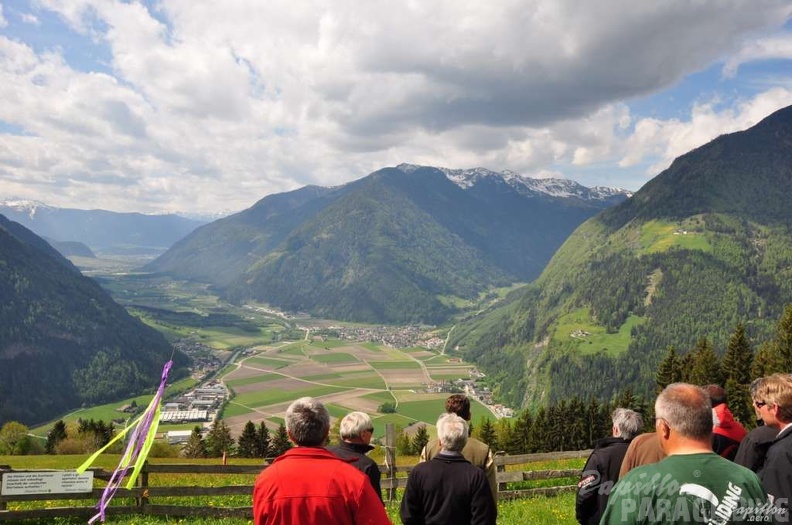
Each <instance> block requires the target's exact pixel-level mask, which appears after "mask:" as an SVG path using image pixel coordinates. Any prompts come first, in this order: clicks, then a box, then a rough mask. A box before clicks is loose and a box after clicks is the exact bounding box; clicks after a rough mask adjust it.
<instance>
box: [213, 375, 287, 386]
mask: <svg viewBox="0 0 792 525" xmlns="http://www.w3.org/2000/svg"><path fill="white" fill-rule="evenodd" d="M282 377H283V376H282V375H280V374H268V373H262V374H261V375H258V376H251V377H243V378H242V379H227V380H226V381H225V383H226V385H228V386H229V387H230V388H234V387H238V386H245V385H255V384H256V383H266V382H267V381H272V380H273V379H280V378H282Z"/></svg>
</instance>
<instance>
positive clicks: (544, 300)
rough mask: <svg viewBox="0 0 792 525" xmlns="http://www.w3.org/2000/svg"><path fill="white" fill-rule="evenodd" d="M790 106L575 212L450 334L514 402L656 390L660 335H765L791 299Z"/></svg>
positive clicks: (672, 339)
mask: <svg viewBox="0 0 792 525" xmlns="http://www.w3.org/2000/svg"><path fill="white" fill-rule="evenodd" d="M790 201H792V107H789V108H785V109H783V110H780V111H778V112H776V113H774V114H772V115H770V116H769V117H767V118H765V119H764V120H763V121H761V122H760V123H758V124H757V125H756V126H754V127H752V128H750V129H748V130H745V131H742V132H738V133H733V134H729V135H724V136H721V137H718V138H717V139H715V140H713V141H712V142H710V143H708V144H706V145H704V146H702V147H700V148H697V149H695V150H693V151H691V152H689V153H687V154H685V155H683V156H681V157H679V158H677V159H676V160H675V161H674V162H673V163H672V165H671V166H670V167H669V168H668V169H667V170H665V171H663V172H662V173H660V174H659V175H658V176H657V177H655V178H654V179H652V180H651V181H650V182H649V183H647V184H646V185H645V186H644V187H643V188H641V189H640V190H639V191H638V192H636V193H635V195H634V196H633V197H632V198H630V199H629V200H627V201H625V202H623V203H621V204H620V205H618V206H615V207H613V208H611V209H608V210H606V211H603V212H602V213H601V214H599V215H597V216H595V217H592V218H591V219H589V220H587V221H586V222H585V223H583V224H582V225H581V226H580V227H579V228H577V229H576V230H575V232H574V233H573V234H572V235H571V236H570V237H569V239H567V240H566V242H565V243H564V244H563V246H561V248H560V249H559V250H558V252H557V253H556V254H555V255H554V256H553V258H552V260H551V261H550V262H549V264H548V265H547V267H546V268H545V270H544V271H543V272H542V275H541V276H540V277H539V278H538V279H537V280H536V281H535V282H533V283H531V284H530V285H528V286H526V287H524V288H522V289H520V290H518V291H516V292H514V293H513V294H511V295H510V296H509V297H508V298H507V300H506V301H505V302H504V303H502V304H500V305H498V306H497V307H495V308H493V309H492V310H490V311H487V312H484V313H482V314H481V315H478V316H477V317H475V318H473V319H470V320H468V322H465V323H461V324H460V325H459V326H458V327H457V328H458V329H457V330H455V331H454V333H453V338H452V341H451V343H452V344H454V345H455V346H456V347H457V348H459V349H460V350H461V351H462V353H463V354H464V355H465V356H466V357H467V358H468V359H472V360H475V361H476V362H478V363H479V364H480V365H481V366H482V367H483V368H484V369H485V370H486V371H489V372H491V376H492V378H493V382H494V383H496V384H499V385H500V386H499V388H498V390H499V393H500V394H501V397H502V398H503V399H505V400H506V402H508V403H512V404H514V405H517V406H520V405H535V404H543V403H546V402H552V401H556V400H560V399H566V398H569V397H571V396H574V395H577V396H581V397H583V398H585V397H588V396H595V397H598V398H600V399H602V398H610V397H612V396H613V395H614V394H616V393H617V392H618V391H620V390H621V389H623V388H626V387H630V388H632V389H633V392H635V393H640V394H644V395H652V394H653V393H654V388H655V384H654V373H655V370H656V366H657V364H658V362H659V361H660V359H661V357H662V356H663V355H664V354H665V352H666V349H667V348H668V347H669V346H675V347H676V348H677V349H678V351H679V352H681V353H685V352H687V351H689V350H690V349H692V348H693V347H694V346H695V344H696V342H697V340H698V339H699V338H701V337H706V338H707V339H708V340H709V341H711V342H713V343H714V344H715V348H716V350H719V351H720V352H721V353H722V352H723V350H724V349H725V346H726V343H727V341H728V338H729V336H730V334H731V333H732V331H733V330H734V328H735V326H736V325H737V324H738V323H743V324H744V325H745V326H746V331H747V332H748V335H749V336H750V337H751V338H752V341H754V342H755V343H758V342H761V341H764V340H767V339H768V338H769V334H770V332H771V331H772V328H773V326H774V324H775V323H776V321H777V320H778V319H779V317H780V316H781V313H782V311H783V308H784V306H785V305H786V304H789V303H792V229H791V228H792V207H790V206H789V202H790Z"/></svg>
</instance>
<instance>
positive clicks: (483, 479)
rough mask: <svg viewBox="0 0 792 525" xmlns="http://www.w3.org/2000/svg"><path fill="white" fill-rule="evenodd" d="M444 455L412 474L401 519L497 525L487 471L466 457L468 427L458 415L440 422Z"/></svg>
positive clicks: (411, 524)
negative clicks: (463, 449)
mask: <svg viewBox="0 0 792 525" xmlns="http://www.w3.org/2000/svg"><path fill="white" fill-rule="evenodd" d="M437 437H438V440H439V442H440V449H441V450H440V452H439V453H438V454H437V455H436V456H435V457H433V458H432V459H430V460H429V461H426V462H424V463H419V464H418V465H416V466H415V468H413V470H412V471H411V472H410V476H409V478H408V479H407V488H406V489H405V490H404V497H403V498H402V502H401V509H400V511H399V515H400V516H401V520H402V523H403V524H404V525H417V524H421V525H423V524H425V523H449V524H450V523H453V524H454V525H467V524H470V525H495V520H496V518H497V515H498V509H497V507H496V506H495V499H494V498H493V497H492V492H491V491H490V488H489V484H488V483H487V476H486V474H484V471H483V470H481V469H480V468H478V467H474V466H473V465H472V464H471V463H470V462H469V461H468V460H466V459H465V458H464V456H462V453H461V450H462V448H463V447H464V446H465V442H466V441H467V439H468V424H467V422H466V421H465V420H464V419H462V418H461V417H459V416H458V415H456V414H443V415H442V416H440V419H438V420H437Z"/></svg>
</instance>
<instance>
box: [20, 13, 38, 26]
mask: <svg viewBox="0 0 792 525" xmlns="http://www.w3.org/2000/svg"><path fill="white" fill-rule="evenodd" d="M19 17H20V18H21V19H22V21H23V22H25V23H26V24H31V25H34V26H40V25H41V22H39V19H38V18H37V17H36V15H32V14H30V13H21V14H20V15H19Z"/></svg>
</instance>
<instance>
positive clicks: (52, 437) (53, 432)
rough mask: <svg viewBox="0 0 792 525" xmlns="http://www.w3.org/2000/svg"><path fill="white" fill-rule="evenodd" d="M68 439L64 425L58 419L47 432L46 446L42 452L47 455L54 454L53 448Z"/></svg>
mask: <svg viewBox="0 0 792 525" xmlns="http://www.w3.org/2000/svg"><path fill="white" fill-rule="evenodd" d="M67 437H68V434H67V433H66V423H64V422H63V420H62V419H59V420H58V421H56V422H55V425H53V427H52V428H51V429H50V431H49V432H47V444H46V445H45V447H44V450H45V451H46V452H47V454H54V453H55V448H56V447H57V446H58V443H60V442H61V441H63V440H64V439H66V438H67Z"/></svg>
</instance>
